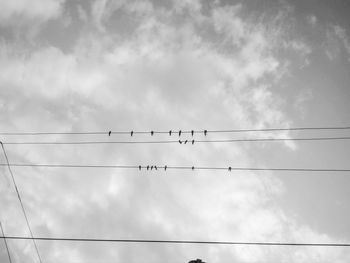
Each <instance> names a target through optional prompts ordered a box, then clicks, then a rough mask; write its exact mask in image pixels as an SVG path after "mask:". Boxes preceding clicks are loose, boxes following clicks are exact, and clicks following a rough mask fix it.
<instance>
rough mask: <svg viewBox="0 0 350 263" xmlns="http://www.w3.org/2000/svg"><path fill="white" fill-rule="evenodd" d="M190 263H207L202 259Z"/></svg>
mask: <svg viewBox="0 0 350 263" xmlns="http://www.w3.org/2000/svg"><path fill="white" fill-rule="evenodd" d="M188 263H205V262H204V261H202V260H201V259H199V258H197V259H194V260H191V261H189V262H188Z"/></svg>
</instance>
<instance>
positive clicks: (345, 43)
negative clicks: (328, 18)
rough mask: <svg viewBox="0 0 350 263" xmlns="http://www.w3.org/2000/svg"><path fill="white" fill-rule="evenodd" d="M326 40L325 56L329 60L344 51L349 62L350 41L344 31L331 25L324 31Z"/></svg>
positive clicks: (337, 26)
mask: <svg viewBox="0 0 350 263" xmlns="http://www.w3.org/2000/svg"><path fill="white" fill-rule="evenodd" d="M326 34H327V39H326V42H325V46H326V55H327V57H328V58H329V59H330V60H334V59H336V58H338V57H339V55H340V53H341V52H343V51H345V53H346V54H347V57H348V61H350V41H349V38H348V35H347V33H346V30H345V29H344V28H342V27H341V26H339V25H331V26H330V28H329V29H328V30H327V31H326Z"/></svg>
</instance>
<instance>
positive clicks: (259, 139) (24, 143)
mask: <svg viewBox="0 0 350 263" xmlns="http://www.w3.org/2000/svg"><path fill="white" fill-rule="evenodd" d="M330 140H350V137H309V138H255V139H254V138H253V139H225V140H189V141H182V140H162V141H70V142H56V141H44V142H3V144H4V145H87V144H171V143H178V144H186V143H187V144H195V143H235V142H270V141H330Z"/></svg>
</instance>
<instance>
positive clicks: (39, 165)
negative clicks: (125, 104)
mask: <svg viewBox="0 0 350 263" xmlns="http://www.w3.org/2000/svg"><path fill="white" fill-rule="evenodd" d="M0 166H6V164H2V163H0ZM11 166H12V167H43V168H110V169H139V170H142V169H146V170H147V167H148V169H151V166H152V169H157V170H158V169H162V170H226V171H282V172H283V171H290V172H350V169H318V168H258V167H231V166H228V167H203V166H168V165H166V166H165V165H164V166H157V165H79V164H17V163H11Z"/></svg>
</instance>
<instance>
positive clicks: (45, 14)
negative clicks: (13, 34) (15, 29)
mask: <svg viewBox="0 0 350 263" xmlns="http://www.w3.org/2000/svg"><path fill="white" fill-rule="evenodd" d="M63 3H64V1H63V0H45V1H40V0H33V1H29V0H12V1H6V0H2V1H0V5H1V10H0V25H1V26H11V25H18V24H22V25H23V24H24V23H26V22H28V21H31V23H32V22H33V21H39V22H45V21H48V20H50V19H55V18H57V17H58V16H59V15H60V14H61V12H62V5H63Z"/></svg>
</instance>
